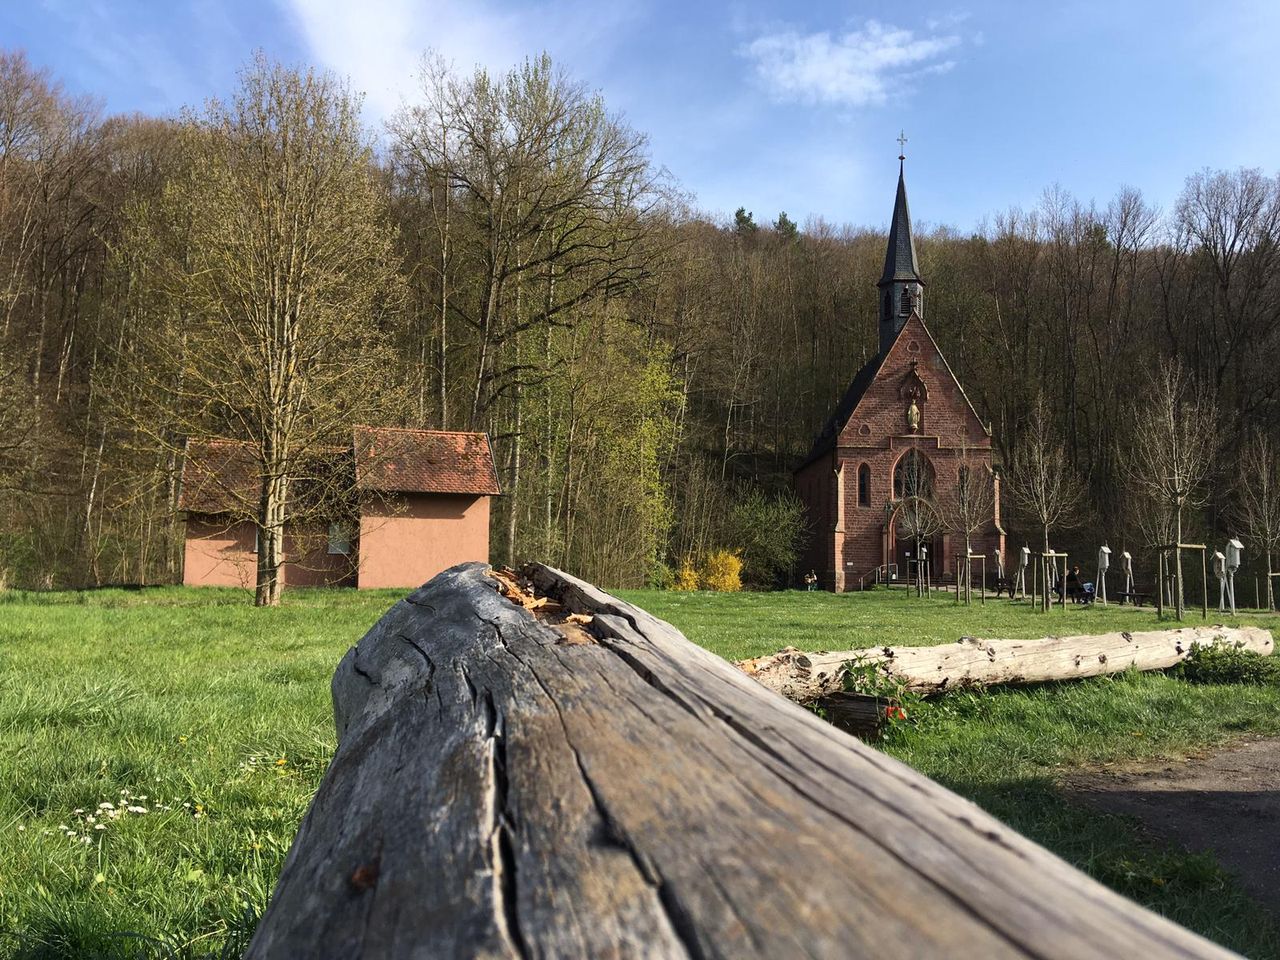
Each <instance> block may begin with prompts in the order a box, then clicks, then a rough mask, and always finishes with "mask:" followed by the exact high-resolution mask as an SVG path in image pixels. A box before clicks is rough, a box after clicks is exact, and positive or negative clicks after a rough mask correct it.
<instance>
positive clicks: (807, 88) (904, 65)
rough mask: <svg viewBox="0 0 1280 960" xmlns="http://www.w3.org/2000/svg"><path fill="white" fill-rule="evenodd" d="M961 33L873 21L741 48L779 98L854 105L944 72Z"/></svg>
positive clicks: (782, 35)
mask: <svg viewBox="0 0 1280 960" xmlns="http://www.w3.org/2000/svg"><path fill="white" fill-rule="evenodd" d="M959 44H960V37H959V35H957V34H937V33H931V35H929V36H919V37H918V36H916V34H915V33H914V32H913V31H911V30H907V29H905V28H902V27H895V26H892V25H888V24H882V23H880V22H878V21H876V20H868V21H867V22H866V23H865V24H864V25H863V26H862V27H861V28H860V29H853V30H848V31H846V32H844V33H841V34H838V35H833V34H832V33H831V31H829V30H823V31H819V32H817V33H806V34H801V33H798V32H796V31H795V30H783V31H780V32H777V33H771V34H765V35H762V36H760V37H757V38H756V39H755V40H752V41H751V42H750V43H748V44H745V45H744V46H743V47H742V48H741V50H740V51H739V52H740V53H741V54H742V55H743V56H745V57H747V58H748V59H749V60H751V61H752V62H753V63H754V64H755V73H756V77H757V79H758V80H759V81H760V82H761V84H762V85H763V86H764V87H765V89H766V90H768V91H769V93H770V95H771V96H772V97H773V98H774V99H776V100H783V101H787V100H799V101H802V102H807V103H831V104H840V105H843V106H849V107H861V106H875V105H878V104H882V103H884V102H885V101H886V99H887V98H888V95H889V91H890V88H891V86H893V85H895V84H898V83H901V82H903V81H906V80H909V79H910V78H911V77H912V76H915V75H919V74H921V73H925V72H931V73H943V72H945V71H947V70H949V69H951V67H952V66H954V61H952V60H944V59H942V56H943V54H945V53H946V52H947V51H948V50H952V49H954V48H955V47H957V46H959Z"/></svg>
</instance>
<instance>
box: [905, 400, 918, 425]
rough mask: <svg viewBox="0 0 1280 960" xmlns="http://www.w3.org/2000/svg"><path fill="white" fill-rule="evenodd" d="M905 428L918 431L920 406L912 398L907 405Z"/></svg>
mask: <svg viewBox="0 0 1280 960" xmlns="http://www.w3.org/2000/svg"><path fill="white" fill-rule="evenodd" d="M907 430H909V431H910V432H911V433H918V432H919V431H920V407H919V406H918V405H917V404H916V401H915V399H914V398H913V399H912V401H911V406H909V407H907Z"/></svg>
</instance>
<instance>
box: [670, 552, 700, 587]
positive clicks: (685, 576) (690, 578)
mask: <svg viewBox="0 0 1280 960" xmlns="http://www.w3.org/2000/svg"><path fill="white" fill-rule="evenodd" d="M671 589H672V590H697V589H698V568H697V567H695V566H694V565H693V561H692V560H691V559H689V558H688V557H685V558H684V559H683V560H681V561H680V569H678V570H677V571H676V575H675V577H674V578H673V579H672V581H671Z"/></svg>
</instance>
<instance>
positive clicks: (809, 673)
mask: <svg viewBox="0 0 1280 960" xmlns="http://www.w3.org/2000/svg"><path fill="white" fill-rule="evenodd" d="M1215 643H1227V644H1232V645H1234V646H1238V647H1241V648H1243V649H1246V650H1253V651H1255V652H1257V653H1261V654H1269V653H1271V651H1272V650H1273V649H1274V644H1273V642H1272V639H1271V632H1270V631H1269V630H1264V629H1262V628H1261V627H1222V626H1204V627H1180V628H1178V629H1176V630H1149V631H1145V632H1134V633H1129V632H1116V633H1102V634H1093V635H1088V636H1079V637H1045V638H1043V639H1039V640H981V639H978V638H976V637H963V638H961V639H960V640H958V641H957V642H955V643H944V644H938V645H936V646H930V647H872V648H868V649H863V650H834V651H829V652H821V653H805V652H803V651H801V650H796V649H794V648H788V649H786V650H783V651H781V652H779V653H773V654H769V655H768V656H765V657H756V658H754V659H751V660H743V661H741V662H740V663H739V664H738V666H740V667H741V668H742V669H743V671H745V672H746V673H748V674H749V675H751V676H752V677H753V678H754V679H755V680H756V681H757V682H759V683H761V684H763V685H764V686H766V687H768V688H769V689H770V690H774V691H776V692H778V693H781V694H782V695H783V696H785V697H788V698H789V699H792V700H796V701H798V702H800V703H808V702H810V701H812V700H817V699H818V698H820V697H823V696H826V695H828V694H830V693H833V692H835V691H837V690H840V689H841V686H842V683H843V672H844V666H845V664H847V663H849V662H850V661H860V662H862V663H876V664H879V665H880V667H881V669H882V670H883V672H884V673H885V675H886V676H889V677H893V678H895V679H897V680H900V681H902V682H903V683H904V684H905V685H906V687H907V688H908V689H910V690H914V691H916V692H918V693H940V692H942V691H944V690H953V689H956V688H957V687H963V686H972V685H974V684H995V683H1042V682H1044V681H1046V680H1076V679H1081V678H1083V677H1097V676H1101V675H1103V674H1108V673H1120V672H1122V671H1124V670H1128V669H1130V668H1132V669H1135V670H1165V669H1167V668H1169V667H1172V666H1174V665H1175V664H1177V663H1179V662H1180V661H1182V660H1185V659H1186V657H1187V655H1188V654H1189V653H1190V652H1191V648H1192V646H1193V645H1195V644H1199V645H1200V646H1208V645H1210V644H1215Z"/></svg>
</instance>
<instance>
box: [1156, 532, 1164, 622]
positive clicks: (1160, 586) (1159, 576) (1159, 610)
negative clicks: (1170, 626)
mask: <svg viewBox="0 0 1280 960" xmlns="http://www.w3.org/2000/svg"><path fill="white" fill-rule="evenodd" d="M1156 619H1157V620H1163V619H1164V552H1163V551H1162V550H1160V549H1159V548H1157V549H1156Z"/></svg>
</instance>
